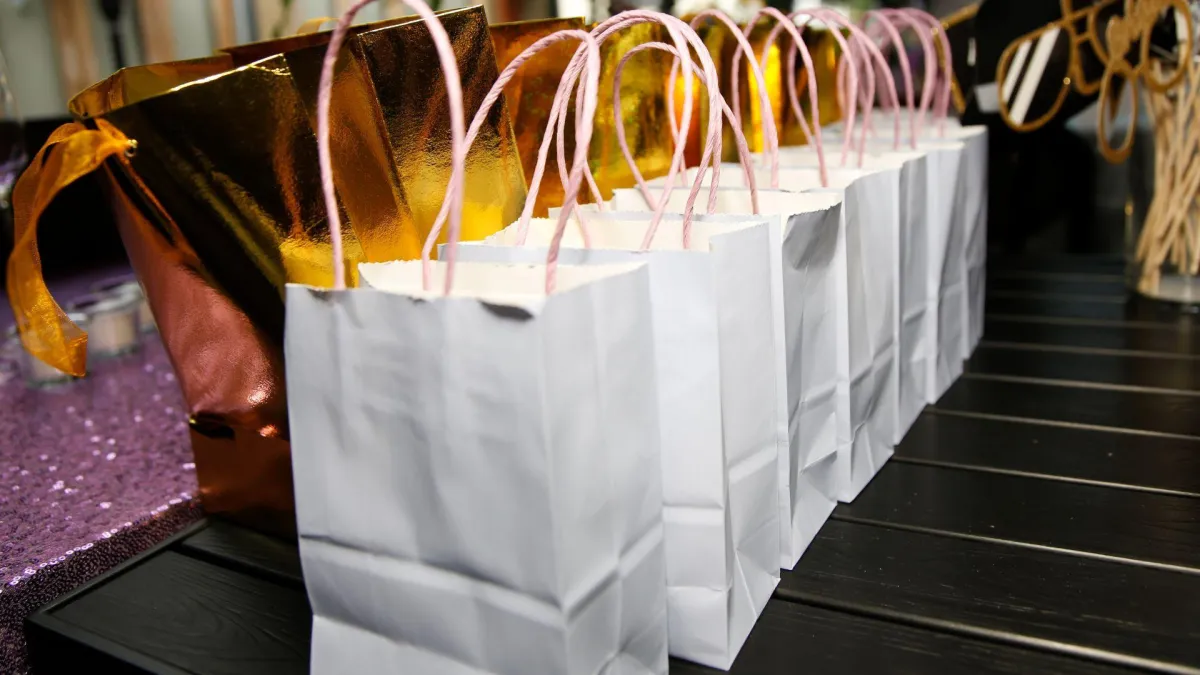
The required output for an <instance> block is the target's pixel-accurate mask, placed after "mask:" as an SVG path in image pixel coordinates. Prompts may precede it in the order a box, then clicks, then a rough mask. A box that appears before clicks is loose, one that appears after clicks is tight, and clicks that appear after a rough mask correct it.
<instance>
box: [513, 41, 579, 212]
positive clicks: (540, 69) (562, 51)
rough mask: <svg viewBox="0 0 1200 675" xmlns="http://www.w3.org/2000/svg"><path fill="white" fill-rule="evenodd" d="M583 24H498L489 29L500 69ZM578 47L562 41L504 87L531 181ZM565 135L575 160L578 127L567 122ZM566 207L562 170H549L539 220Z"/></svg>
mask: <svg viewBox="0 0 1200 675" xmlns="http://www.w3.org/2000/svg"><path fill="white" fill-rule="evenodd" d="M583 26H584V23H583V19H582V18H578V17H576V18H568V19H538V20H533V21H514V22H511V23H498V24H493V25H492V26H491V27H490V29H489V30H490V32H491V35H492V44H493V45H494V46H495V49H496V68H497V69H498V70H504V68H505V67H506V66H508V64H509V63H511V62H512V60H513V59H515V58H517V57H518V56H520V54H521V52H523V51H525V49H527V48H529V47H530V46H532V45H533V43H535V42H537V41H538V40H540V39H542V38H544V37H546V36H547V35H550V34H551V33H557V32H558V31H560V30H570V29H582V28H583ZM577 46H578V45H576V44H574V43H569V42H560V43H558V44H554V45H551V46H549V47H547V48H546V49H544V50H543V51H542V52H541V54H540V55H539V56H538V58H536V59H531V60H530V61H528V62H527V63H525V64H524V65H523V66H521V68H519V69H518V70H517V72H516V74H515V75H513V78H512V79H511V80H509V82H508V85H507V86H506V87H505V88H504V95H505V97H506V98H507V99H508V101H509V102H510V104H509V111H510V115H511V117H512V125H513V133H514V134H515V135H516V139H517V148H518V149H519V150H520V155H521V166H522V167H523V168H524V173H525V180H526V181H531V180H533V172H534V167H535V166H536V164H537V155H538V149H539V148H540V146H541V142H542V135H543V134H544V133H545V130H546V124H547V123H548V122H549V120H550V107H551V106H552V105H553V104H554V93H555V91H556V90H557V88H558V83H559V81H560V80H562V77H563V73H564V72H565V71H566V69H567V64H568V63H570V61H571V57H572V56H573V55H574V54H575V49H576V48H577ZM571 119H574V118H573V117H572V118H571ZM565 131H566V134H565V135H566V140H565V147H566V156H567V157H570V156H572V154H573V151H574V148H575V125H574V124H568V125H567V126H566V127H565ZM549 168H550V167H548V169H549ZM530 187H532V186H530ZM562 203H563V184H562V181H561V180H560V177H559V175H558V171H557V169H554V170H547V171H546V172H545V174H543V176H542V183H541V186H540V187H539V188H538V192H537V203H536V204H535V206H534V207H533V215H534V217H535V218H544V217H545V216H546V215H547V213H548V209H549V208H551V207H556V206H562Z"/></svg>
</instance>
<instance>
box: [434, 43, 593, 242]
mask: <svg viewBox="0 0 1200 675" xmlns="http://www.w3.org/2000/svg"><path fill="white" fill-rule="evenodd" d="M572 39H574V40H579V41H580V45H579V48H578V49H577V51H586V52H587V58H588V73H589V75H591V74H592V73H594V72H595V70H596V68H598V67H599V66H598V65H596V64H599V59H600V50H599V47H598V46H597V45H596V41H595V39H594V38H593V37H592V35H591V33H588V32H587V31H584V30H578V29H572V30H561V31H558V32H555V33H551V34H550V35H547V36H545V37H543V38H542V39H540V40H538V41H537V42H535V43H533V44H532V45H530V46H529V47H527V48H526V49H525V50H524V51H522V52H521V53H520V54H519V55H518V56H517V57H516V58H515V59H513V60H512V61H511V62H509V64H508V65H507V66H505V68H504V70H503V71H501V73H500V75H499V76H498V77H497V78H496V82H495V84H493V85H492V88H491V89H490V90H488V93H487V95H486V96H484V98H483V102H482V103H480V105H479V109H478V111H476V113H475V117H474V119H472V120H471V126H470V127H469V128H468V129H467V135H466V138H465V139H464V147H465V149H466V151H470V149H471V146H473V145H474V144H475V139H476V138H477V137H478V136H479V132H480V130H481V129H482V128H483V125H484V123H485V122H486V121H487V118H488V117H489V115H490V114H491V111H492V108H493V107H494V106H495V104H496V102H497V101H499V100H500V96H501V95H502V94H503V93H504V88H505V87H506V86H507V85H508V83H509V81H510V80H512V78H513V77H514V76H515V75H516V73H517V70H519V69H520V68H521V67H522V66H524V65H525V63H526V62H527V61H529V59H531V58H533V56H535V55H536V54H537V53H538V52H540V51H542V50H543V49H545V48H547V47H549V46H550V45H553V44H555V43H557V42H562V41H564V40H572ZM592 52H595V53H594V54H593V53H592ZM593 61H594V62H595V64H593ZM588 82H589V80H587V79H585V80H583V81H582V82H581V85H587V84H588ZM566 94H567V91H566V90H565V89H564V88H562V87H561V86H560V87H559V89H558V91H557V93H556V94H555V97H554V103H553V106H552V108H551V111H552V114H554V113H555V112H556V111H557V110H559V109H560V108H561V107H562V106H563V105H564V101H565V99H566ZM585 95H586V91H584V92H582V93H581V97H582V96H585ZM581 100H582V99H581ZM584 107H585V106H577V109H579V110H581V111H582V110H583V108H584ZM551 120H553V118H551ZM585 128H586V134H587V136H588V137H590V135H591V133H592V131H591V129H592V120H591V118H590V117H588V118H583V117H581V123H580V125H578V126H577V133H582V132H583V131H584V129H585ZM553 133H554V125H553V124H552V123H550V124H547V125H546V131H545V132H543V135H542V145H541V151H540V154H539V155H538V157H539V159H540V160H541V161H540V162H539V164H538V166H537V168H538V170H539V171H540V170H543V169H544V168H545V161H546V151H547V149H548V148H549V146H550V138H551V136H553ZM541 178H542V177H541V175H540V173H535V175H534V180H533V182H532V183H531V184H530V190H529V195H528V196H527V197H526V199H525V207H524V209H523V211H522V214H521V216H522V220H521V223H522V225H523V226H525V227H527V226H528V220H529V216H531V215H532V213H533V205H534V203H535V202H536V201H537V194H538V190H539V189H540V188H541ZM457 179H458V176H452V177H451V180H457ZM569 183H570V178H565V179H564V180H563V185H564V186H567V185H569ZM567 203H568V202H566V201H564V206H566V204H567ZM565 210H567V209H565V208H564V211H565ZM449 212H450V199H449V194H447V196H446V198H445V199H443V200H442V208H441V210H440V211H438V215H437V218H435V219H434V223H433V227H432V228H430V230H429V235H428V236H427V237H426V238H425V247H424V249H423V251H424V254H425V255H426V256H428V255H429V254H430V253H431V252H432V250H433V247H434V245H435V244H436V242H437V239H438V236H439V235H440V234H441V231H442V224H443V223H444V222H445V221H446V217H447V215H448V214H449ZM580 227H581V228H582V229H583V237H584V243H585V245H587V244H588V235H587V229H586V228H584V227H583V222H582V220H581V221H580Z"/></svg>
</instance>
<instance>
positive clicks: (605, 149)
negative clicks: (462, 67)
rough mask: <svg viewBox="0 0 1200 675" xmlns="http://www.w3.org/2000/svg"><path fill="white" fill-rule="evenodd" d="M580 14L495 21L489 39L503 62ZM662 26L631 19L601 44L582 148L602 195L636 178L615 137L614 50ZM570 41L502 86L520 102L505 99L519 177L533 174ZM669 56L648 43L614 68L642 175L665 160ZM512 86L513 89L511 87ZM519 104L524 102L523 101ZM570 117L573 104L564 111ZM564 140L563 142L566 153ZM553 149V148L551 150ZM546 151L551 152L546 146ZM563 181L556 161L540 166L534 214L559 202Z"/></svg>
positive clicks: (574, 23) (658, 170) (617, 55)
mask: <svg viewBox="0 0 1200 675" xmlns="http://www.w3.org/2000/svg"><path fill="white" fill-rule="evenodd" d="M581 25H582V20H580V19H546V20H538V21H523V22H518V23H511V24H500V25H497V26H493V27H492V41H493V43H494V44H495V48H496V58H497V60H498V61H499V62H500V67H501V68H503V67H504V66H505V65H507V64H508V62H509V61H511V60H512V59H513V58H515V57H516V56H517V55H518V54H520V53H521V50H522V49H524V48H525V47H528V46H529V45H531V44H533V43H534V42H536V41H537V40H538V39H540V38H542V37H545V36H546V35H549V34H550V33H553V32H555V31H558V30H562V29H564V28H577V27H580V26H581ZM665 35H666V32H665V31H664V30H663V29H662V28H661V27H660V26H658V25H655V24H649V23H644V24H637V25H634V26H630V27H628V28H625V29H623V30H621V31H618V32H617V33H616V34H614V35H613V36H612V37H610V38H609V39H608V40H606V41H605V43H604V44H602V45H600V59H601V69H602V70H601V74H600V95H599V104H598V105H597V107H596V120H595V128H594V131H595V133H594V134H593V136H592V143H591V146H590V147H589V148H588V164H589V166H590V167H591V170H592V173H593V175H594V176H595V180H596V185H597V187H599V188H600V192H601V195H602V196H603V198H604V199H611V198H612V191H613V190H615V189H617V188H624V187H632V186H633V185H635V181H634V178H633V172H632V171H631V170H630V169H629V165H628V163H627V162H626V161H625V157H624V155H622V154H621V148H620V146H619V145H618V142H617V132H616V124H615V123H614V117H613V114H612V111H613V77H614V76H615V74H616V70H617V65H618V64H619V63H620V62H621V57H623V56H624V55H625V54H626V53H628V52H629V50H630V49H633V48H634V47H636V46H637V45H640V44H642V43H644V42H650V41H654V40H662V39H664V37H665ZM574 49H575V45H571V46H570V47H569V48H568V49H564V50H563V52H562V53H563V54H564V55H565V57H564V58H563V59H562V61H561V62H560V63H556V61H557V60H556V59H553V58H540V59H537V60H535V61H532V62H530V63H529V64H527V65H526V66H524V67H523V68H525V69H528V70H529V73H527V74H524V75H517V76H516V77H514V78H513V80H512V82H513V83H518V84H515V85H514V84H512V83H510V85H509V88H507V89H506V94H507V95H508V96H510V97H513V100H517V101H519V102H520V103H519V104H516V103H514V104H513V105H512V106H511V109H512V111H513V113H512V114H513V117H514V118H515V122H514V126H516V127H517V128H518V129H519V131H518V133H517V144H518V146H519V152H520V155H521V160H522V162H523V163H524V166H526V167H527V170H526V174H525V175H526V179H527V180H529V179H532V176H533V172H532V167H533V166H534V164H535V163H536V161H537V155H538V149H539V144H540V143H541V141H542V132H543V131H544V130H545V124H546V120H547V118H548V117H549V113H550V110H549V107H550V103H551V102H552V101H553V100H554V93H555V91H557V89H558V82H559V80H560V79H561V77H562V73H563V70H564V69H565V68H566V66H567V62H569V61H570V55H571V54H573V53H574ZM670 67H671V57H670V56H669V55H666V54H664V53H663V52H659V51H648V52H644V53H641V54H638V55H636V56H634V57H633V58H632V59H630V61H629V63H628V64H627V65H626V67H625V70H624V72H623V73H622V75H621V115H622V118H623V119H624V120H625V132H626V142H627V143H628V144H629V150H630V153H631V154H632V155H633V158H634V160H635V161H636V162H637V164H638V168H639V170H641V172H642V175H643V176H644V177H645V178H647V179H649V178H657V177H659V176H664V175H666V173H667V169H669V168H670V166H671V151H672V149H673V145H672V141H671V134H670V131H669V127H668V117H667V102H666V97H667V78H668V75H669V71H670ZM514 86H515V87H517V89H516V90H513V89H512V87H514ZM526 105H529V106H530V107H529V108H527V107H526ZM568 119H571V120H573V119H574V107H573V104H572V109H571V111H570V112H569V113H568ZM573 126H574V125H573V124H568V125H567V134H566V135H567V137H568V140H569V139H570V138H572V137H573V134H574V129H573V128H572V127H573ZM571 147H573V144H571V145H568V147H567V156H568V157H570V156H571V155H570V153H571ZM552 152H553V151H552ZM551 157H554V155H553V154H552V155H551ZM562 191H563V190H562V184H561V182H560V180H559V174H558V168H557V164H555V163H554V162H553V161H552V162H550V163H549V164H548V165H547V169H546V174H545V176H544V177H543V179H542V186H541V188H539V194H538V201H537V205H536V207H535V210H534V215H539V214H540V215H545V214H546V209H547V208H549V207H555V206H561V205H562ZM579 201H580V202H581V203H583V202H588V201H590V195H584V194H580V196H579Z"/></svg>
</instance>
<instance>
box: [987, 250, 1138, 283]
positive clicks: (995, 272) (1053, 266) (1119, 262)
mask: <svg viewBox="0 0 1200 675" xmlns="http://www.w3.org/2000/svg"><path fill="white" fill-rule="evenodd" d="M987 272H988V279H991V278H993V277H999V276H1005V275H1022V274H1024V275H1029V274H1037V275H1044V276H1053V277H1059V276H1063V275H1088V276H1108V277H1123V276H1124V275H1125V261H1124V260H1123V259H1121V258H1119V257H1113V256H1072V255H1055V256H1037V255H1017V256H1003V257H994V258H990V259H989V260H988V266H987Z"/></svg>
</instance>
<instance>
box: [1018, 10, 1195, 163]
mask: <svg viewBox="0 0 1200 675" xmlns="http://www.w3.org/2000/svg"><path fill="white" fill-rule="evenodd" d="M1060 2H1061V5H1062V18H1060V19H1059V20H1057V21H1054V22H1053V23H1049V24H1046V25H1045V26H1042V27H1041V28H1038V29H1037V30H1035V31H1031V32H1029V33H1026V34H1025V35H1022V36H1021V37H1019V38H1017V39H1016V40H1013V41H1012V42H1011V43H1009V45H1008V47H1006V48H1005V49H1004V51H1003V52H1002V53H1001V54H1000V61H999V62H998V63H997V64H996V82H997V83H1001V82H1004V81H1005V79H1006V77H1007V75H1008V69H1009V68H1010V67H1011V66H1012V63H1013V60H1014V59H1015V55H1016V53H1017V51H1018V50H1019V49H1020V48H1021V46H1022V45H1023V44H1029V43H1032V42H1035V41H1036V40H1038V39H1039V38H1041V37H1042V36H1043V35H1045V34H1047V33H1048V32H1050V31H1054V30H1061V31H1063V32H1064V33H1065V34H1066V35H1067V39H1068V40H1069V45H1070V46H1069V53H1068V62H1067V74H1066V76H1065V77H1064V78H1063V81H1062V87H1061V88H1060V89H1059V92H1058V97H1057V98H1056V99H1055V101H1054V103H1053V104H1052V105H1051V107H1050V110H1049V111H1047V112H1046V113H1044V114H1042V115H1041V116H1039V117H1037V118H1036V119H1034V120H1032V121H1028V120H1022V121H1020V122H1017V121H1015V120H1013V118H1012V115H1011V110H1010V108H1009V103H1008V101H1007V99H1006V97H1004V96H1000V97H999V104H1000V106H999V107H1000V117H1001V118H1002V119H1003V120H1004V123H1005V124H1007V125H1008V126H1009V127H1010V128H1011V129H1013V130H1015V131H1021V132H1026V131H1034V130H1036V129H1039V128H1041V127H1043V126H1045V125H1046V123H1048V122H1049V121H1050V120H1051V119H1053V118H1054V117H1055V116H1056V115H1057V114H1058V112H1059V110H1061V109H1062V106H1063V103H1064V102H1065V101H1066V98H1067V94H1068V93H1069V92H1070V91H1071V90H1072V89H1074V90H1075V91H1076V92H1077V93H1079V94H1082V95H1084V96H1091V95H1094V94H1097V93H1098V94H1099V98H1100V110H1099V114H1098V115H1097V120H1096V133H1097V136H1098V138H1099V145H1100V154H1101V155H1103V156H1104V158H1105V159H1107V160H1108V161H1110V162H1113V163H1117V162H1121V161H1124V160H1125V159H1126V158H1128V157H1129V153H1130V152H1131V150H1132V148H1133V139H1134V135H1135V131H1136V126H1137V115H1138V112H1137V108H1138V106H1136V105H1135V106H1133V109H1132V119H1131V121H1130V123H1129V130H1128V131H1127V132H1126V135H1125V138H1124V139H1122V141H1121V144H1120V145H1119V146H1117V147H1115V148H1114V147H1113V146H1112V143H1111V141H1110V140H1109V138H1108V125H1109V123H1110V122H1111V120H1112V118H1113V117H1115V115H1116V110H1115V102H1116V101H1117V100H1118V98H1117V97H1116V96H1114V95H1113V93H1114V90H1113V87H1114V86H1119V85H1116V83H1115V82H1114V81H1115V80H1117V79H1120V80H1122V81H1123V86H1125V87H1127V88H1128V89H1129V91H1130V96H1131V97H1132V99H1133V100H1134V101H1136V100H1137V99H1138V97H1139V95H1140V87H1141V83H1142V82H1143V81H1144V82H1145V85H1146V88H1147V89H1149V90H1150V91H1152V92H1155V93H1163V92H1165V91H1167V90H1169V89H1172V88H1174V87H1175V86H1177V85H1178V84H1179V83H1180V82H1182V80H1183V77H1184V74H1185V72H1186V71H1187V68H1186V67H1185V68H1178V69H1175V70H1174V71H1173V72H1172V73H1171V74H1170V75H1169V76H1167V77H1166V78H1165V79H1160V78H1159V77H1158V75H1157V72H1158V70H1157V69H1151V68H1150V64H1151V62H1152V61H1154V59H1152V58H1151V55H1150V34H1151V31H1153V29H1154V25H1155V24H1156V23H1157V22H1158V20H1159V17H1161V16H1162V14H1163V13H1164V12H1166V11H1167V10H1168V9H1172V8H1173V9H1174V10H1175V11H1176V12H1181V13H1182V16H1184V17H1185V21H1184V24H1185V25H1186V27H1187V40H1186V42H1183V43H1181V44H1183V45H1184V47H1183V48H1182V49H1181V50H1180V52H1181V53H1182V54H1190V53H1191V52H1192V49H1193V44H1194V40H1195V29H1194V27H1193V25H1192V20H1191V10H1190V8H1189V6H1188V4H1187V2H1186V0H1099V1H1098V2H1096V3H1095V4H1092V5H1090V6H1088V7H1086V8H1083V9H1074V7H1073V5H1072V0H1060ZM1118 2H1123V3H1124V7H1123V12H1122V13H1121V14H1120V15H1119V16H1114V17H1112V18H1110V19H1109V20H1108V22H1107V23H1105V25H1103V26H1100V25H1099V21H1098V17H1099V16H1100V12H1101V10H1104V9H1107V8H1110V7H1112V6H1113V5H1115V4H1116V3H1118ZM1080 21H1084V22H1085V28H1084V30H1083V31H1082V32H1080V31H1079V30H1077V28H1076V25H1077V24H1078V22H1080ZM1101 31H1103V33H1101ZM1102 34H1103V36H1104V40H1101V39H1100V37H1101V35H1102ZM1084 43H1087V44H1089V45H1090V46H1091V49H1092V51H1093V53H1094V54H1095V56H1096V58H1097V59H1099V61H1100V62H1101V63H1103V64H1104V74H1103V75H1102V76H1101V77H1100V78H1099V79H1098V80H1095V81H1088V80H1087V78H1086V76H1085V74H1084V70H1083V60H1082V58H1081V56H1080V51H1079V50H1080V47H1081V45H1083V44H1084ZM1135 45H1136V46H1137V51H1138V54H1137V59H1136V61H1135V62H1131V61H1130V60H1129V52H1130V51H1131V50H1132V49H1133V48H1134V46H1135Z"/></svg>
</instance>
